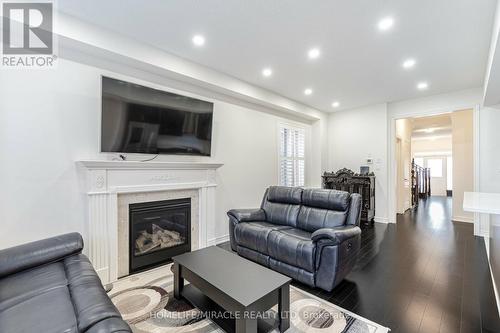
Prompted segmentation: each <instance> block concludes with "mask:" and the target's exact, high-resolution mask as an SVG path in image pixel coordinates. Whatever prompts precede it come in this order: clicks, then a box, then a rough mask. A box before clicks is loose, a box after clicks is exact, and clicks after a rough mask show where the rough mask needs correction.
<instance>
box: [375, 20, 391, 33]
mask: <svg viewBox="0 0 500 333" xmlns="http://www.w3.org/2000/svg"><path fill="white" fill-rule="evenodd" d="M393 25H394V19H393V18H392V17H384V18H383V19H381V20H380V21H378V25H377V26H378V30H380V31H387V30H389V29H390V28H392V26H393Z"/></svg>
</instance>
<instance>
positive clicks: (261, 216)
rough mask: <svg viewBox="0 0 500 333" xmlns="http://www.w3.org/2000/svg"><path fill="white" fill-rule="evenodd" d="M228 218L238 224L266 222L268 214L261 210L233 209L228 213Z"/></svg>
mask: <svg viewBox="0 0 500 333" xmlns="http://www.w3.org/2000/svg"><path fill="white" fill-rule="evenodd" d="M227 216H229V217H232V218H234V219H235V220H236V221H237V222H238V223H239V222H250V221H265V220H266V212H264V210H263V209H261V208H253V209H231V210H230V211H229V212H227Z"/></svg>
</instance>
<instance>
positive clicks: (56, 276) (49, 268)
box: [0, 262, 68, 311]
mask: <svg viewBox="0 0 500 333" xmlns="http://www.w3.org/2000/svg"><path fill="white" fill-rule="evenodd" d="M67 284H68V280H67V279H66V274H65V271H64V265H63V264H62V263H61V262H56V263H53V264H48V265H45V266H40V267H37V268H33V269H31V270H27V271H22V272H20V273H16V274H12V275H9V276H7V277H4V278H3V279H0V311H3V310H5V309H7V308H9V307H12V306H14V305H16V304H19V303H22V302H24V301H26V300H29V299H31V298H33V297H35V296H37V295H40V294H43V293H46V292H47V291H48V290H51V289H55V288H66V286H67Z"/></svg>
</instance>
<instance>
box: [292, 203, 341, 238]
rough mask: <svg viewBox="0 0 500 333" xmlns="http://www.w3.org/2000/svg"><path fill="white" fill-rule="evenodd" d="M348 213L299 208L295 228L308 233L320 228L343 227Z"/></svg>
mask: <svg viewBox="0 0 500 333" xmlns="http://www.w3.org/2000/svg"><path fill="white" fill-rule="evenodd" d="M347 215H348V211H335V210H328V209H320V208H314V207H307V206H302V207H300V212H299V217H298V218H297V226H298V227H299V228H301V229H303V230H306V231H308V232H314V231H316V230H318V229H322V228H335V227H340V226H343V225H345V223H346V220H347Z"/></svg>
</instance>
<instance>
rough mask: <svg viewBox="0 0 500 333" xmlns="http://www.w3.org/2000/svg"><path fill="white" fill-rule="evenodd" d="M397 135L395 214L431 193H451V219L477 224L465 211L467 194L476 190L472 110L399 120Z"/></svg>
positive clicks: (449, 194) (440, 195) (405, 210)
mask: <svg viewBox="0 0 500 333" xmlns="http://www.w3.org/2000/svg"><path fill="white" fill-rule="evenodd" d="M395 134H396V137H395V141H394V143H395V146H394V153H395V170H394V171H395V172H394V176H395V180H396V181H395V190H396V193H395V194H396V213H398V214H404V213H405V212H407V211H409V210H414V209H416V206H418V204H419V202H420V201H421V199H424V200H425V199H426V198H428V197H429V196H432V197H443V198H446V197H451V202H452V207H453V209H452V219H453V220H454V221H460V222H473V215H472V214H468V213H467V212H464V211H463V209H462V206H463V193H464V192H466V191H473V190H474V153H473V141H474V137H473V110H472V109H467V110H459V111H454V112H449V113H443V114H438V115H433V116H426V117H410V118H404V119H397V120H396V131H395ZM405 143H406V144H405ZM406 170H409V171H410V172H409V173H410V175H408V173H407V171H406ZM422 175H424V176H422ZM422 183H424V186H422ZM406 184H409V186H406ZM422 188H423V190H422ZM408 197H409V198H411V200H409V204H408V201H407V198H408ZM415 198H416V199H415Z"/></svg>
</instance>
